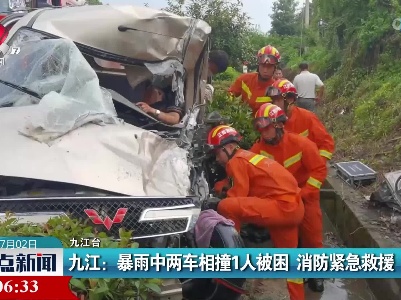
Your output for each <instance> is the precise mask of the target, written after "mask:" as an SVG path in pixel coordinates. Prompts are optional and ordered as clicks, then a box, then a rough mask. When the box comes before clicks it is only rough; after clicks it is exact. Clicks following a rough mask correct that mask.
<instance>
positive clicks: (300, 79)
mask: <svg viewBox="0 0 401 300" xmlns="http://www.w3.org/2000/svg"><path fill="white" fill-rule="evenodd" d="M299 69H300V70H301V72H300V73H299V74H298V75H296V76H295V78H294V82H293V83H294V86H295V88H296V89H297V91H298V100H297V102H296V103H297V106H299V107H301V108H304V109H307V110H309V111H312V112H315V106H316V104H319V103H320V102H321V100H322V97H323V92H324V84H323V82H322V81H321V80H320V78H319V76H318V75H317V74H314V73H311V72H309V66H308V64H307V63H306V62H303V63H301V64H300V65H299ZM316 87H318V88H319V92H318V95H317V96H316Z"/></svg>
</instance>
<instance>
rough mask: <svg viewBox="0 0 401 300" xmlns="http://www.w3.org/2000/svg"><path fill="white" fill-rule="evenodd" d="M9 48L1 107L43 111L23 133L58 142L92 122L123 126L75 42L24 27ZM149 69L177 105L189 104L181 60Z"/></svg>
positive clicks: (0, 74) (0, 83) (0, 82)
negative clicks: (34, 107) (165, 85)
mask: <svg viewBox="0 0 401 300" xmlns="http://www.w3.org/2000/svg"><path fill="white" fill-rule="evenodd" d="M9 46H10V47H9V49H8V51H7V53H6V54H5V55H4V57H3V58H2V61H1V62H0V63H1V66H0V69H1V71H0V107H18V106H26V105H37V106H38V111H39V113H38V114H35V115H34V116H33V117H32V120H29V122H30V123H29V124H27V126H26V129H24V132H23V134H25V135H27V136H31V137H33V138H35V139H38V140H44V139H54V138H57V137H60V136H62V135H63V134H65V133H67V132H69V131H71V130H73V129H75V128H77V127H80V126H82V125H84V124H86V123H89V122H94V123H109V124H115V123H117V122H119V120H118V118H117V112H116V109H115V107H114V104H113V99H112V96H111V94H110V92H109V91H108V90H107V89H104V88H102V87H101V86H100V85H99V78H98V76H97V74H96V72H95V71H94V69H93V68H92V67H91V65H90V64H89V63H88V61H87V60H86V59H85V57H84V56H83V55H82V53H81V52H80V51H79V49H78V48H77V47H76V45H75V44H74V43H73V42H72V41H70V40H67V39H61V38H60V39H52V38H49V37H48V36H45V35H44V34H41V33H39V32H36V31H32V30H29V29H24V28H22V29H20V30H19V31H17V32H16V34H15V35H14V36H13V38H12V40H11V41H10V42H9ZM145 67H146V68H147V69H148V72H150V74H151V76H152V77H153V79H155V78H156V79H157V78H159V79H167V81H168V82H169V86H171V90H172V91H173V92H174V95H175V97H174V98H175V103H176V104H177V105H180V106H181V105H184V84H183V77H184V69H183V66H182V64H181V63H180V62H178V61H174V60H168V61H164V62H160V63H152V64H145ZM127 75H128V76H129V74H127ZM132 75H134V76H137V75H138V74H131V76H132ZM28 128H29V129H28Z"/></svg>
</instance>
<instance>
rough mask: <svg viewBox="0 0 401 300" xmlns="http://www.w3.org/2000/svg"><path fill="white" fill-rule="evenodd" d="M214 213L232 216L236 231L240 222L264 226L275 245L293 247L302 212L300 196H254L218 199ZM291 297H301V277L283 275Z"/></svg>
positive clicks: (298, 299) (296, 242) (302, 299)
mask: <svg viewBox="0 0 401 300" xmlns="http://www.w3.org/2000/svg"><path fill="white" fill-rule="evenodd" d="M217 210H218V213H219V214H221V215H222V216H224V217H226V218H227V219H231V220H233V222H234V223H235V229H237V231H238V232H239V231H240V228H241V224H242V223H251V224H255V225H258V226H261V227H266V228H268V230H269V232H270V236H271V239H272V242H273V244H274V246H275V247H276V248H297V245H298V230H299V225H300V223H301V222H302V220H303V216H304V205H303V202H302V200H301V199H299V201H298V202H297V203H289V202H284V201H277V200H274V199H261V198H256V197H240V198H225V199H223V200H222V201H220V203H219V206H218V209H217ZM287 288H288V292H289V294H290V299H291V300H305V291H304V282H303V279H302V278H297V279H287Z"/></svg>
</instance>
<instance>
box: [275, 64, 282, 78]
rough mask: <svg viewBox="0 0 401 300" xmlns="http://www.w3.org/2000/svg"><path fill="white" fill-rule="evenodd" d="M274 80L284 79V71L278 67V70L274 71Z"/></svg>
mask: <svg viewBox="0 0 401 300" xmlns="http://www.w3.org/2000/svg"><path fill="white" fill-rule="evenodd" d="M273 79H274V80H279V79H283V70H282V69H281V68H280V67H278V66H277V67H276V70H275V71H274V74H273Z"/></svg>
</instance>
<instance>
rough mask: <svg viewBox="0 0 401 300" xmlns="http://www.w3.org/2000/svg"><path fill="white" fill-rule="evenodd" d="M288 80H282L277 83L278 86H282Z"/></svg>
mask: <svg viewBox="0 0 401 300" xmlns="http://www.w3.org/2000/svg"><path fill="white" fill-rule="evenodd" d="M287 82H288V80H283V81H281V82H280V83H279V85H278V87H279V88H282V87H283V85H284V84H286V83H287Z"/></svg>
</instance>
